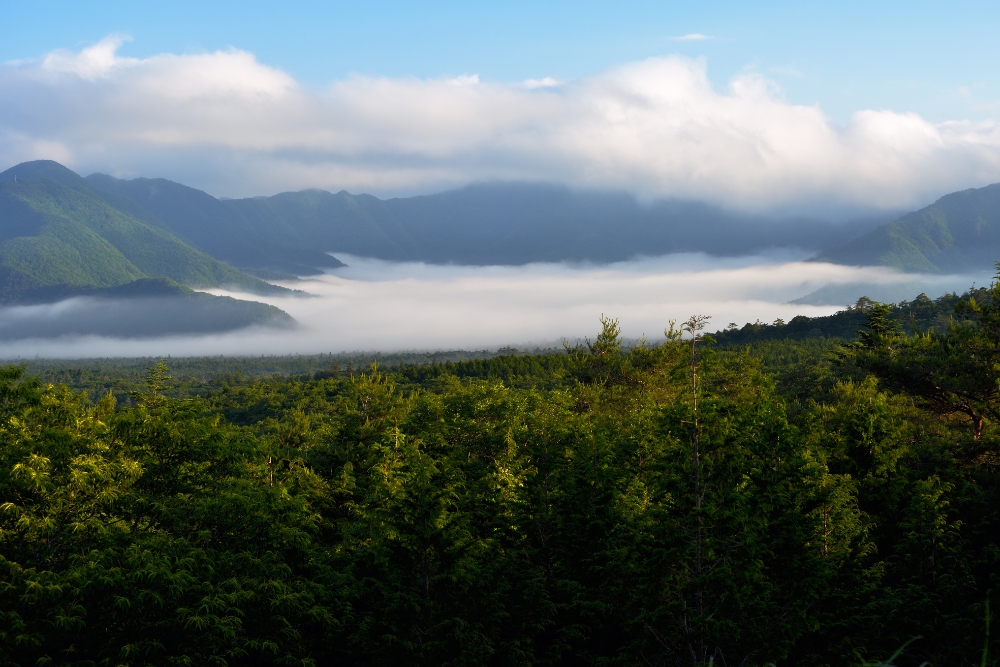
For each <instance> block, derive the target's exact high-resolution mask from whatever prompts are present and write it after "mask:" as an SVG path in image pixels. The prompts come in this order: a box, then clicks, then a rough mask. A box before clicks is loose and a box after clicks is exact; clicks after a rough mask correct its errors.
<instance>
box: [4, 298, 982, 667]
mask: <svg viewBox="0 0 1000 667" xmlns="http://www.w3.org/2000/svg"><path fill="white" fill-rule="evenodd" d="M913 303H917V306H916V311H919V312H923V313H925V314H927V313H933V314H932V315H928V316H927V317H926V318H924V320H921V319H919V317H918V315H919V312H913V311H914V306H912V304H907V306H906V308H909V310H910V311H911V312H910V315H912V317H908V316H906V312H905V311H906V308H903V307H902V306H901V305H897V306H889V305H884V304H877V303H873V302H870V301H862V302H859V304H858V305H857V306H856V307H855V308H853V309H850V310H849V311H845V312H849V315H850V317H853V318H857V320H858V322H859V324H858V325H857V328H858V330H859V333H858V335H851V336H850V338H836V337H832V336H826V335H815V333H814V332H813V329H820V327H818V326H810V328H809V329H807V331H806V332H805V333H804V334H803V335H801V336H798V337H796V336H792V335H786V336H781V337H779V336H775V335H772V334H773V332H774V331H777V330H779V329H781V328H783V327H789V326H791V323H789V324H785V323H774V324H772V325H766V326H764V325H758V326H757V330H756V334H754V331H752V330H747V332H746V335H745V336H744V338H745V340H735V339H733V340H730V341H728V342H726V341H725V338H726V337H727V336H729V337H730V338H732V337H733V336H734V333H733V330H732V329H730V331H729V332H728V333H727V332H726V331H723V332H720V333H719V334H718V335H717V336H716V337H715V338H716V339H717V340H716V341H715V342H713V338H712V337H711V336H706V335H705V330H704V329H705V327H706V326H707V323H706V321H705V319H704V318H698V317H693V318H691V319H690V320H688V321H687V322H685V323H682V324H681V325H679V326H678V325H677V324H675V323H670V324H669V325H668V327H667V329H666V331H665V336H664V337H663V339H661V340H660V341H643V342H640V343H639V344H635V345H629V346H623V345H622V340H621V338H620V335H619V330H618V324H617V322H616V321H614V320H610V319H605V320H604V321H603V328H602V330H601V331H600V332H599V333H598V335H597V336H596V338H595V339H594V340H593V341H587V342H585V343H583V344H580V345H570V346H567V348H566V349H565V350H562V351H548V352H546V351H538V353H536V354H512V353H500V354H492V355H487V354H482V355H480V356H481V357H482V358H478V359H476V358H465V359H462V358H453V359H441V358H438V359H435V358H423V359H409V360H407V359H405V358H404V359H395V360H393V361H394V362H395V363H389V362H390V360H388V359H384V360H383V364H382V366H381V367H380V366H378V365H373V366H371V367H369V368H367V369H359V368H358V367H357V366H355V365H354V364H353V361H350V362H348V363H342V362H343V361H344V360H343V359H335V358H333V357H330V356H327V357H326V358H319V359H318V360H317V359H310V360H307V362H306V365H309V364H311V365H312V366H315V367H317V368H325V370H309V368H304V367H303V366H302V364H303V363H304V362H303V360H301V359H300V360H298V361H297V362H296V361H294V360H293V359H291V358H289V359H287V360H286V361H284V362H280V361H276V360H273V359H272V360H261V361H260V366H259V367H256V368H258V371H259V372H258V373H257V374H256V376H247V375H246V374H244V373H242V372H235V371H238V370H239V367H236V366H233V370H234V372H232V373H228V374H226V373H218V374H217V375H216V376H214V377H213V378H211V379H210V380H209V379H207V378H204V377H201V376H199V375H198V373H197V372H196V371H197V369H198V368H199V366H198V364H197V363H196V364H194V365H193V366H191V367H189V369H188V371H186V374H185V373H177V372H176V371H171V370H170V364H173V365H174V366H175V367H177V368H181V367H183V366H184V363H190V362H184V361H183V360H178V361H177V362H176V363H175V362H174V361H173V360H170V361H169V363H166V362H161V363H154V364H150V365H149V367H148V368H146V369H145V370H144V378H143V379H142V381H141V382H138V381H135V382H133V383H132V384H130V385H129V386H131V387H132V388H131V393H130V394H129V395H128V396H127V400H123V401H121V402H118V401H116V398H115V394H114V393H113V392H110V391H108V389H113V388H112V387H108V388H107V389H104V388H103V386H102V385H100V384H99V381H100V378H101V377H110V375H109V374H110V371H109V370H108V367H107V366H102V365H101V364H99V363H97V362H95V364H94V365H93V366H91V367H90V370H89V371H86V372H84V371H81V374H80V375H78V376H75V377H74V376H73V374H72V373H73V371H70V372H69V374H68V375H66V376H64V377H63V379H64V380H66V381H68V382H70V383H71V384H76V385H78V386H80V385H86V386H88V387H92V390H91V392H90V394H89V395H88V394H87V393H84V392H79V391H77V390H74V389H71V388H69V387H67V386H66V385H65V384H52V383H49V382H44V383H43V382H42V381H40V380H38V379H37V378H34V377H32V376H31V375H29V374H27V373H26V372H25V370H24V369H23V368H22V367H16V366H9V367H6V368H5V369H4V370H3V371H2V374H0V442H2V446H0V502H2V503H3V504H2V505H0V572H2V578H0V662H2V663H3V664H6V665H97V664H107V665H168V664H188V665H210V664H212V665H224V664H225V665H265V664H288V665H291V664H296V665H328V664H350V665H403V664H406V665H442V664H454V665H460V664H481V665H514V664H524V665H538V664H551V665H612V664H622V665H707V664H721V665H733V666H736V665H766V664H771V663H773V664H777V665H847V664H871V663H873V662H876V661H878V660H884V659H887V658H889V657H890V656H892V655H893V654H894V653H896V652H897V650H898V649H900V648H901V647H904V646H905V649H904V650H903V651H902V652H901V653H899V654H898V655H897V656H896V657H895V658H894V660H893V662H894V664H897V665H914V666H916V665H919V664H921V663H923V662H924V661H929V662H930V663H931V664H934V665H962V664H969V665H972V664H976V665H985V664H994V663H995V659H996V656H997V655H1000V653H998V648H1000V647H997V646H996V639H995V636H996V633H995V632H994V633H993V635H992V636H993V639H991V638H990V637H991V635H990V633H989V626H990V614H989V601H990V596H991V591H992V590H994V589H995V588H996V583H997V582H996V578H997V576H998V574H1000V478H998V470H997V464H998V456H997V449H998V444H1000V431H998V430H997V423H998V421H997V420H998V418H1000V388H998V387H1000V384H998V380H1000V286H998V285H994V286H992V287H991V288H990V289H984V290H978V291H976V292H973V293H969V294H967V295H964V296H963V297H945V298H942V299H939V300H936V301H931V300H930V299H926V302H925V301H924V300H923V299H919V300H917V302H913ZM921 309H922V310H921ZM943 309H947V310H948V311H950V312H948V313H947V316H945V317H941V311H942V310H943ZM841 317H847V316H841ZM830 322H835V321H834V320H830ZM921 322H924V323H925V324H921ZM927 323H929V324H927ZM830 326H834V324H831V325H830ZM837 326H839V325H837ZM737 331H738V330H737ZM761 332H764V333H763V334H762V333H761ZM768 332H771V333H768ZM811 332H813V333H811ZM786 333H794V332H788V331H786ZM852 333H853V332H852ZM750 334H754V336H755V337H751V335H750ZM765 334H767V335H765ZM473 356H474V355H473ZM406 361H418V362H423V363H404V362H406ZM426 362H432V363H426ZM296 363H298V364H299V366H298V367H296V366H295V364H296ZM268 364H270V366H269V368H270V369H271V370H272V371H273V372H274V373H282V372H283V373H284V374H283V375H279V374H274V375H268V374H267V371H266V368H267V367H268V366H267V365H268ZM282 364H284V365H282ZM77 368H79V366H78V367H77ZM119 370H120V369H119ZM34 371H37V372H39V373H40V374H41V375H45V376H46V377H47V379H51V378H52V377H53V376H57V375H58V374H59V373H60V371H59V369H58V364H57V362H36V366H34V367H33V372H34ZM128 372H129V374H131V375H130V377H131V376H135V375H136V374H137V372H138V367H137V365H136V364H133V366H130V367H129V371H128ZM88 373H90V375H88ZM102 373H104V375H103V376H102V375H101V374H102ZM175 374H176V375H178V376H179V377H171V376H172V375H175ZM197 377H201V379H200V380H197V381H196V379H195V378H197ZM88 382H89V383H92V384H89V385H87V383H88ZM119 389H121V387H119ZM123 398H124V397H123Z"/></svg>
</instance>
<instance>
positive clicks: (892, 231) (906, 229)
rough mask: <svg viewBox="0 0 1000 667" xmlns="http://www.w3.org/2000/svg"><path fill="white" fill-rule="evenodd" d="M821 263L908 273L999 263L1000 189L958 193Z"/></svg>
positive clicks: (844, 247)
mask: <svg viewBox="0 0 1000 667" xmlns="http://www.w3.org/2000/svg"><path fill="white" fill-rule="evenodd" d="M816 259H817V260H820V261H827V262H833V263H835V264H851V265H858V266H864V265H884V266H891V267H895V268H897V269H901V270H903V271H924V272H931V273H968V272H971V271H979V270H988V269H990V268H992V267H993V265H994V262H995V261H997V260H998V259H1000V184H995V185H988V186H986V187H985V188H978V189H971V190H963V191H961V192H953V193H951V194H949V195H945V196H944V197H941V198H940V199H938V200H937V201H936V202H934V203H933V204H931V205H930V206H927V207H926V208H922V209H920V210H919V211H914V212H913V213H907V214H906V215H904V216H903V217H901V218H899V219H898V220H896V221H895V222H891V223H889V224H886V225H882V226H881V227H879V228H877V229H875V230H873V231H871V232H869V233H867V234H864V235H863V236H861V237H859V238H857V239H854V240H853V241H850V242H849V243H846V244H844V245H841V246H838V247H835V248H832V249H830V250H826V251H824V252H821V253H819V254H818V255H817V256H816Z"/></svg>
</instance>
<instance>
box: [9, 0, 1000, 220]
mask: <svg viewBox="0 0 1000 667" xmlns="http://www.w3.org/2000/svg"><path fill="white" fill-rule="evenodd" d="M998 27H1000V5H998V4H997V3H976V2H965V3H961V2H958V3H948V4H947V5H946V4H945V3H929V2H907V3H902V2H881V3H862V2H838V3H816V2H767V3H735V2H734V3H726V2H715V3H712V2H705V3H691V2H684V3H671V2H617V3H588V2H572V3H570V2H549V3H536V2H533V3H527V2H504V3H458V2H438V3H396V2H366V3H357V2H352V3H338V2H322V3H320V2H316V3H309V2H299V3H294V2H285V3H274V2H270V3H263V2H240V3H235V2H203V1H202V2H198V3H195V2H188V1H186V0H181V1H177V2H171V3H134V2H129V3H126V2H79V3H64V2H54V1H47V0H39V1H35V2H30V3H26V2H24V3H14V2H7V3H4V6H3V20H2V21H0V63H2V64H0V163H2V164H3V166H10V165H13V164H16V163H17V162H19V161H23V160H28V159H39V158H50V159H56V160H59V161H60V162H63V163H64V164H67V166H70V167H71V168H74V169H76V170H78V171H80V172H81V173H84V174H86V173H90V172H91V171H103V172H108V173H112V174H114V175H117V176H122V177H134V176H164V177H168V178H172V179H173V180H178V181H181V182H184V183H187V184H190V185H193V186H195V187H199V188H202V189H205V190H206V191H208V192H210V193H212V194H214V195H217V196H231V197H237V196H251V195H258V194H273V193H275V192H279V191H282V190H294V189H302V188H306V187H323V188H326V189H331V190H337V189H341V188H345V189H348V190H350V191H352V192H358V191H365V192H371V193H374V194H377V195H380V196H392V195H408V194H418V193H426V192H433V191H437V190H440V189H444V188H448V187H455V186H458V185H462V184H464V183H467V182H470V181H477V180H543V181H550V182H560V183H566V184H569V185H572V186H577V187H583V188H602V189H619V190H626V191H629V192H632V193H634V194H636V195H637V196H639V197H642V198H647V199H651V198H661V197H680V198H690V199H700V200H705V201H711V202H713V203H718V204H721V205H724V206H728V207H731V208H736V209H741V210H754V211H774V212H786V213H787V212H808V213H811V214H816V213H820V214H822V213H823V212H824V211H827V212H829V213H830V215H836V214H837V212H838V211H840V212H843V211H868V210H898V209H903V208H909V207H916V206H919V205H923V204H926V203H929V202H930V201H933V199H935V198H936V197H938V196H940V195H942V194H945V193H947V192H949V191H953V190H956V189H962V188H967V187H976V186H981V185H985V184H987V183H991V182H996V181H1000V129H998V127H997V124H996V122H995V118H996V117H997V114H1000V81H998V80H997V75H996V73H995V71H994V70H995V63H996V62H997V59H998V58H997V57H998V55H1000V53H998V51H1000V41H998V40H996V39H995V35H996V32H997V28H998Z"/></svg>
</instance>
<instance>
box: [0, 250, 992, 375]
mask: <svg viewBox="0 0 1000 667" xmlns="http://www.w3.org/2000/svg"><path fill="white" fill-rule="evenodd" d="M338 257H339V258H341V259H343V260H344V261H345V262H346V263H347V264H348V266H347V267H346V268H343V269H337V270H336V271H333V272H331V273H329V274H326V275H323V276H319V277H317V278H315V279H311V280H304V281H300V282H296V283H287V285H288V286H289V287H294V288H295V289H298V290H302V291H304V292H306V293H307V294H308V296H294V297H279V298H263V297H258V296H253V295H246V294H236V293H226V292H219V291H217V292H216V293H218V294H231V295H232V296H237V297H240V298H247V299H252V300H257V301H266V302H267V303H271V304H273V305H276V306H278V307H279V308H282V309H283V310H285V311H286V312H288V313H289V314H291V315H292V316H293V317H294V318H295V319H296V320H297V321H298V326H297V327H295V328H293V329H271V328H266V327H256V328H251V329H245V330H242V331H236V332H231V333H226V334H215V335H202V336H171V337H163V338H143V339H127V340H121V339H112V338H101V337H93V336H87V337H65V338H56V339H31V340H16V341H6V342H2V343H0V358H6V359H11V358H32V357H35V356H40V357H57V358H81V357H109V356H111V357H120V356H124V357H133V356H167V355H172V356H200V355H250V354H252V355H258V354H278V355H283V354H296V353H299V354H313V353H320V352H344V351H348V352H350V351H384V352H391V351H405V350H449V349H466V350H479V349H496V348H498V347H502V346H506V345H512V346H515V347H521V348H531V347H534V346H543V347H545V346H554V345H559V344H560V342H561V341H562V340H563V339H569V340H578V339H580V338H583V337H586V336H590V337H593V336H594V335H596V333H597V332H598V331H599V330H600V322H599V318H600V316H601V315H602V314H603V315H607V316H611V317H616V318H618V319H619V320H620V322H621V326H622V332H623V334H624V335H625V336H626V337H629V338H638V337H640V336H642V335H645V336H646V337H647V338H648V339H650V340H651V341H659V340H662V337H663V329H664V328H665V327H667V326H668V325H669V321H670V320H671V319H674V320H683V319H686V318H688V317H689V316H691V315H693V314H704V315H710V316H711V317H712V320H711V325H710V327H709V329H710V330H717V329H721V328H724V327H726V326H727V325H728V324H729V323H730V322H735V323H736V324H737V325H739V326H742V325H743V324H744V323H746V322H754V321H756V320H760V321H763V322H773V321H774V320H775V319H777V318H781V319H784V320H786V321H787V320H789V319H791V318H792V317H794V316H795V315H808V316H817V315H827V314H830V313H833V312H835V311H837V310H840V309H842V308H843V307H844V306H845V305H847V302H848V301H850V302H853V301H854V300H856V299H857V297H860V296H862V294H868V295H874V296H876V297H879V296H880V295H889V296H893V295H896V296H898V295H900V294H905V298H912V297H913V296H916V294H917V293H919V292H921V291H924V292H927V293H928V294H929V295H930V296H932V297H936V296H939V295H940V294H942V293H945V292H951V291H958V292H961V291H963V290H965V289H967V288H968V287H969V286H970V285H971V284H972V282H974V281H978V282H979V284H984V282H987V281H988V276H981V275H977V276H972V275H967V276H916V275H914V274H900V273H897V272H894V271H891V270H888V269H884V268H876V267H868V268H858V267H847V266H839V265H834V264H825V263H819V262H809V261H802V258H801V257H795V256H789V255H787V254H784V255H770V256H755V257H742V258H728V259H719V258H713V257H708V256H705V255H700V254H683V255H670V256H666V257H659V258H650V259H641V260H636V261H631V262H622V263H617V264H609V265H603V266H594V265H569V264H533V265H527V266H521V267H504V266H496V267H468V266H438V265H428V264H423V263H393V262H385V261H381V260H373V259H365V258H360V257H351V256H347V255H338ZM838 286H839V287H841V288H844V290H845V291H844V292H843V295H844V296H845V300H844V301H845V302H842V303H827V304H826V305H802V304H792V303H789V301H791V300H795V299H798V298H800V297H802V296H805V295H807V294H810V293H813V292H815V291H816V290H819V289H825V290H827V291H830V290H831V289H835V288H837V287H838ZM894 290H896V291H894ZM900 290H902V291H900ZM847 295H850V296H849V297H848V296H847ZM881 298H886V296H881ZM898 298H904V297H903V296H898ZM94 307H95V306H94V304H93V302H87V301H86V300H71V301H68V302H62V303H60V304H52V305H49V306H20V307H14V308H7V309H3V310H0V318H11V317H18V318H35V320H36V322H42V323H43V322H44V321H45V318H66V317H68V316H72V312H73V309H74V308H76V309H84V308H94Z"/></svg>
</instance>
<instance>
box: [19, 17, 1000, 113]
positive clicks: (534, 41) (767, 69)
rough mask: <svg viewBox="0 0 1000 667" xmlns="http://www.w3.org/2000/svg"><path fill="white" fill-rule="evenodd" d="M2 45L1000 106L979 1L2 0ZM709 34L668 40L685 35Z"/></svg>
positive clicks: (311, 74)
mask: <svg viewBox="0 0 1000 667" xmlns="http://www.w3.org/2000/svg"><path fill="white" fill-rule="evenodd" d="M3 6H4V7H3V12H2V13H3V19H2V20H0V60H4V61H9V60H14V59H21V58H32V57H38V56H41V55H42V54H44V53H46V52H49V51H51V50H53V49H57V48H69V49H74V48H80V47H82V46H86V45H88V44H93V43H95V42H97V41H98V40H100V39H101V38H103V37H105V36H106V35H108V34H109V33H113V32H120V33H126V34H129V35H131V36H132V38H133V41H132V42H131V43H128V44H126V45H124V46H123V47H122V49H121V54H122V55H126V56H136V57H145V56H150V55H154V54H157V53H162V52H169V53H192V52H200V51H214V50H217V49H225V48H227V47H236V48H239V49H243V50H246V51H250V52H252V53H254V54H255V55H256V56H257V58H258V59H259V60H260V61H261V62H263V63H266V64H268V65H271V66H273V67H278V68H281V69H282V70H284V71H286V72H288V73H289V74H291V75H292V76H294V77H295V78H296V79H298V80H299V81H300V82H302V83H304V84H306V85H312V86H322V85H325V84H327V83H329V82H331V81H334V80H337V79H340V78H343V77H344V76H346V75H348V74H350V73H361V74H366V75H377V76H390V77H399V76H416V77H439V76H449V75H461V74H479V75H480V77H481V78H482V79H484V80H499V81H520V80H523V79H529V78H542V77H546V76H551V77H555V78H558V79H575V78H578V77H581V76H586V75H589V74H593V73H596V72H599V71H602V70H604V69H606V68H608V67H611V66H614V65H616V64H619V63H624V62H630V61H635V60H640V59H643V58H646V57H649V56H658V55H665V54H673V53H676V54H682V55H687V56H693V57H704V58H705V59H706V60H707V63H708V73H709V76H710V78H711V79H712V81H713V82H714V83H715V84H716V85H717V86H723V85H725V83H726V81H728V80H729V79H730V78H731V77H732V76H733V75H734V74H737V73H739V72H741V71H745V70H747V69H752V70H754V71H758V72H760V73H761V74H762V75H764V76H766V77H767V78H769V79H771V80H773V81H774V82H776V83H778V84H779V85H780V86H781V88H782V90H783V91H784V94H785V96H786V98H787V99H788V100H789V101H791V102H794V103H798V104H819V105H820V106H821V107H822V108H823V109H824V110H825V111H826V113H827V114H829V115H830V116H831V117H832V118H834V119H835V120H838V121H845V120H846V119H847V118H848V117H849V116H850V114H851V113H853V112H854V111H856V110H857V109H860V108H872V109H883V108H886V109H893V110H895V111H914V112H917V113H919V114H921V115H922V116H923V117H925V118H927V119H928V120H931V121H935V122H937V121H943V120H949V119H954V118H986V117H992V116H993V115H994V114H995V113H996V111H997V110H998V109H1000V82H998V80H997V70H996V65H997V63H998V62H1000V39H997V34H998V28H1000V3H996V2H992V3H988V2H949V3H943V2H914V1H910V2H878V3H873V2H836V3H834V2H826V3H817V2H801V1H800V2H756V3H746V2H689V1H687V2H662V1H660V2H614V3H611V2H605V3H594V2H581V1H576V2H545V3H538V2H510V1H508V2H501V3H470V2H423V3H411V2H384V1H367V2H356V1H355V2H273V1H271V2H249V1H243V2H206V1H201V2H198V1H194V2H193V1H190V0H173V1H172V2H158V3H157V2H113V1H108V2H74V3H67V2H64V1H61V0H32V1H31V2H15V1H13V0H8V2H5V3H3ZM692 33H697V34H704V35H708V36H710V37H712V39H708V40H700V41H688V42H684V41H676V40H674V39H672V38H675V37H678V36H683V35H687V34H692Z"/></svg>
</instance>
